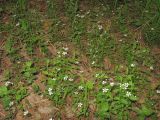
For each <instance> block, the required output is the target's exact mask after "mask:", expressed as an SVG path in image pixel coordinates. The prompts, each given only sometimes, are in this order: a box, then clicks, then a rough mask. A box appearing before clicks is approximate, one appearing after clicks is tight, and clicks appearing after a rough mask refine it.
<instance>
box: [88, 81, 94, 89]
mask: <svg viewBox="0 0 160 120" xmlns="http://www.w3.org/2000/svg"><path fill="white" fill-rule="evenodd" d="M93 85H94V83H93V81H87V83H86V86H87V88H88V89H89V90H92V89H93Z"/></svg>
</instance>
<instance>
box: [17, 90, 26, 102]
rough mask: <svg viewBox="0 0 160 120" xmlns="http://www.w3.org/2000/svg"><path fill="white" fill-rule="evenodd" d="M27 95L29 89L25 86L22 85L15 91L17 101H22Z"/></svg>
mask: <svg viewBox="0 0 160 120" xmlns="http://www.w3.org/2000/svg"><path fill="white" fill-rule="evenodd" d="M27 95H28V94H27V89H26V88H25V87H20V88H19V89H18V90H17V91H16V93H15V100H16V102H20V101H21V100H22V99H23V98H24V97H26V96H27Z"/></svg>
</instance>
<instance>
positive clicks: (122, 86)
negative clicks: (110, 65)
mask: <svg viewBox="0 0 160 120" xmlns="http://www.w3.org/2000/svg"><path fill="white" fill-rule="evenodd" d="M128 86H129V84H128V83H124V84H121V83H120V87H121V88H122V89H124V90H126V89H127V88H128Z"/></svg>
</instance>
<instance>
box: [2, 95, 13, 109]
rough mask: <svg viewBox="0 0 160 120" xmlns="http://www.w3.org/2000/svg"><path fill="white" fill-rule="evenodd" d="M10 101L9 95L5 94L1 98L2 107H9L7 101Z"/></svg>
mask: <svg viewBox="0 0 160 120" xmlns="http://www.w3.org/2000/svg"><path fill="white" fill-rule="evenodd" d="M10 102H11V99H10V98H9V96H5V97H4V98H3V99H2V103H3V106H4V108H5V109H6V108H9V103H10Z"/></svg>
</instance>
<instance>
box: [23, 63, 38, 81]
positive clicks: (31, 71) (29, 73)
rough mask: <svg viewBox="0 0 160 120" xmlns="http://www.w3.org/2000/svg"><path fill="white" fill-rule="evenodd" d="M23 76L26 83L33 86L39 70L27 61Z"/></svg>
mask: <svg viewBox="0 0 160 120" xmlns="http://www.w3.org/2000/svg"><path fill="white" fill-rule="evenodd" d="M21 73H22V75H23V78H24V79H25V81H26V82H27V83H28V84H31V83H32V82H33V81H34V80H35V79H36V77H35V74H36V73H37V69H36V68H35V67H34V65H33V62H32V61H27V62H26V63H25V64H24V65H23V68H22V72H21Z"/></svg>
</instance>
